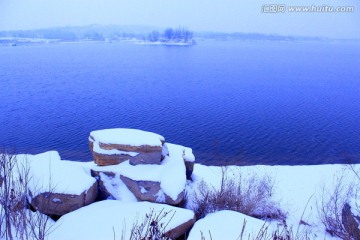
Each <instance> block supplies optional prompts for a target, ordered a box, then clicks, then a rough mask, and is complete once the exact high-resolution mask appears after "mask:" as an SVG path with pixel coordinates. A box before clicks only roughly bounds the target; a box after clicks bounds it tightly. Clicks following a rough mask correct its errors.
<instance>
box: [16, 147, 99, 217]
mask: <svg viewBox="0 0 360 240" xmlns="http://www.w3.org/2000/svg"><path fill="white" fill-rule="evenodd" d="M17 159H18V160H19V161H22V160H23V161H27V164H28V166H29V176H30V181H29V186H28V190H29V192H28V200H29V203H30V204H31V205H32V206H33V207H34V208H35V209H36V210H39V211H40V212H41V213H45V214H49V215H63V214H66V213H69V212H71V211H74V210H76V209H78V208H81V207H83V206H86V205H88V204H90V203H92V202H94V201H95V199H96V197H97V182H96V179H95V178H93V177H91V176H90V174H89V173H87V172H86V171H85V169H84V168H83V167H81V166H80V165H78V164H76V163H75V162H71V161H63V160H61V159H60V156H59V154H58V153H57V152H55V151H51V152H46V153H42V154H38V155H29V154H27V155H18V157H17Z"/></svg>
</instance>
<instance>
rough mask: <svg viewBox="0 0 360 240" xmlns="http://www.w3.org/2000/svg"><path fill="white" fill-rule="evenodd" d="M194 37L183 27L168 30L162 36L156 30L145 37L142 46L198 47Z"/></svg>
mask: <svg viewBox="0 0 360 240" xmlns="http://www.w3.org/2000/svg"><path fill="white" fill-rule="evenodd" d="M193 35H194V34H193V32H191V31H189V30H188V29H186V28H183V27H178V28H166V29H165V30H164V32H163V33H162V34H161V33H160V32H159V31H155V30H154V31H152V32H151V33H149V34H148V35H147V36H146V37H145V36H144V38H143V42H141V44H152V45H179V46H192V45H196V42H195V40H194V39H193Z"/></svg>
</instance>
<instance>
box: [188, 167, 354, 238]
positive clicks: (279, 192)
mask: <svg viewBox="0 0 360 240" xmlns="http://www.w3.org/2000/svg"><path fill="white" fill-rule="evenodd" d="M222 173H223V171H222V168H221V167H214V166H210V167H209V166H204V165H200V164H196V165H195V168H194V173H193V182H192V183H189V184H188V186H187V193H188V196H190V197H191V196H192V195H194V193H195V192H196V191H197V190H198V187H199V186H200V183H201V181H204V182H205V183H207V184H208V185H212V186H213V187H214V188H220V185H221V176H222ZM226 173H227V174H226V175H227V176H228V177H232V178H233V179H237V178H239V176H241V177H242V178H244V177H245V178H246V177H251V176H254V174H255V175H256V176H257V177H259V178H261V177H262V176H266V177H267V178H269V179H270V180H271V181H273V189H272V195H271V198H272V200H273V201H274V202H275V203H277V206H280V208H281V209H282V210H283V211H284V212H285V213H286V215H287V218H286V224H287V227H289V228H292V231H293V232H297V231H300V232H301V231H302V232H305V231H307V232H309V235H310V236H311V239H332V237H331V236H330V235H328V234H327V233H326V231H325V227H324V225H323V224H322V223H321V220H320V218H319V212H318V209H319V205H320V204H321V200H322V198H323V197H325V198H326V196H324V194H325V195H326V194H331V191H332V190H333V189H334V186H335V184H336V183H337V179H338V178H339V177H340V176H343V178H342V181H343V184H344V185H349V184H351V182H352V181H354V177H355V176H354V174H353V172H352V171H351V170H349V166H347V165H341V164H334V165H330V164H329V165H315V166H260V165H259V166H244V167H239V166H229V167H226ZM190 201H191V199H190ZM231 219H233V218H231ZM211 222H212V220H211V219H210V220H209V224H211ZM300 222H302V224H301V225H299V224H300ZM227 224H228V223H224V222H222V221H218V222H215V224H214V225H213V226H207V227H206V228H203V227H202V226H203V225H204V224H201V226H200V227H197V228H196V229H198V230H199V229H200V230H202V232H204V233H205V232H208V228H214V229H215V228H219V229H221V228H225V227H226V225H227ZM271 224H272V225H274V224H275V225H276V224H277V223H275V222H272V223H271ZM246 227H247V228H251V229H252V228H253V227H255V229H258V224H256V225H254V226H252V224H250V223H248V224H247V225H246ZM214 231H218V230H214ZM235 231H238V232H237V234H238V235H237V236H239V235H240V231H241V228H238V229H236V230H235ZM190 236H191V235H190ZM212 239H222V238H214V236H212Z"/></svg>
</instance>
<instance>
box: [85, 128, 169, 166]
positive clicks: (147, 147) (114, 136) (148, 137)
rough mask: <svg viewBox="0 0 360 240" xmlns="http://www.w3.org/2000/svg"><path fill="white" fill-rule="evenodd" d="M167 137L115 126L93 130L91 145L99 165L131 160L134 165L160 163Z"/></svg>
mask: <svg viewBox="0 0 360 240" xmlns="http://www.w3.org/2000/svg"><path fill="white" fill-rule="evenodd" d="M164 142H165V138H164V137H163V136H161V135H159V134H156V133H151V132H146V131H142V130H137V129H127V128H115V129H104V130H97V131H92V132H91V133H90V136H89V147H90V150H91V152H92V154H93V157H94V161H95V163H96V164H98V165H99V166H108V165H115V164H118V163H121V162H124V161H126V160H130V163H131V164H132V165H138V164H160V161H161V160H162V159H163V155H162V153H163V144H164Z"/></svg>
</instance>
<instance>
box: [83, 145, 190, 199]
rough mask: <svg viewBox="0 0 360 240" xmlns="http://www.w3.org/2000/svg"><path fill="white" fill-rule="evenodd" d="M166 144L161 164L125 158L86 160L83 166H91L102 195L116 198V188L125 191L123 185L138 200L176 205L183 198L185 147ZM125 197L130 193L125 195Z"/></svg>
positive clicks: (119, 196) (127, 197)
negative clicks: (104, 163) (137, 162)
mask: <svg viewBox="0 0 360 240" xmlns="http://www.w3.org/2000/svg"><path fill="white" fill-rule="evenodd" d="M165 147H166V148H167V149H168V155H167V156H165V159H164V160H163V161H161V164H160V165H156V164H147V165H136V166H134V165H131V164H130V163H129V161H125V162H123V163H120V164H117V165H112V166H97V165H95V164H91V163H87V164H86V167H87V168H89V169H91V172H92V174H93V176H96V177H97V179H98V181H99V183H100V186H103V187H104V191H103V192H104V193H105V195H108V194H110V196H111V197H113V198H115V199H119V198H122V197H121V195H122V194H119V191H122V192H123V193H125V192H126V191H125V190H124V185H125V186H126V187H127V189H129V190H130V191H131V192H132V194H133V195H134V196H135V197H136V198H137V199H138V200H140V201H150V202H158V203H167V204H170V205H177V204H179V203H180V202H181V201H182V200H183V199H184V191H185V185H186V174H185V172H186V169H185V163H184V151H183V150H184V147H183V146H180V145H175V144H170V143H166V144H165ZM114 185H115V186H114ZM125 194H127V193H125ZM125 199H131V197H129V196H128V195H127V196H125Z"/></svg>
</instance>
